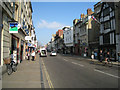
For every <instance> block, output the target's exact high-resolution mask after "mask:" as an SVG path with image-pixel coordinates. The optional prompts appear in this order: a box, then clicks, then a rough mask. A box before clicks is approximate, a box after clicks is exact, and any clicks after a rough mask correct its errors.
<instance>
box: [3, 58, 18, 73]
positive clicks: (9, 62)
mask: <svg viewBox="0 0 120 90" xmlns="http://www.w3.org/2000/svg"><path fill="white" fill-rule="evenodd" d="M4 62H5V64H6V67H7V74H8V75H11V74H12V72H13V71H14V72H15V71H16V70H17V64H16V63H15V62H14V61H13V60H11V58H5V59H4Z"/></svg>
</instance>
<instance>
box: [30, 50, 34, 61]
mask: <svg viewBox="0 0 120 90" xmlns="http://www.w3.org/2000/svg"><path fill="white" fill-rule="evenodd" d="M31 55H32V61H34V60H35V51H34V50H32V54H31Z"/></svg>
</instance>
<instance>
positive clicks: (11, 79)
mask: <svg viewBox="0 0 120 90" xmlns="http://www.w3.org/2000/svg"><path fill="white" fill-rule="evenodd" d="M40 77H41V75H40V63H39V56H38V55H36V60H35V61H32V60H30V61H28V60H23V61H22V62H21V63H20V64H18V66H17V71H16V72H13V73H12V74H11V75H8V74H7V73H5V74H3V75H2V88H3V89H4V88H41V78H40Z"/></svg>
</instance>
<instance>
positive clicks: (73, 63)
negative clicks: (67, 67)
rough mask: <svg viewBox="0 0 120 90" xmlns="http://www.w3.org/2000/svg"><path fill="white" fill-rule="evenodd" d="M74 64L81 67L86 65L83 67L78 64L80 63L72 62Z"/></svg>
mask: <svg viewBox="0 0 120 90" xmlns="http://www.w3.org/2000/svg"><path fill="white" fill-rule="evenodd" d="M72 63H73V64H75V65H79V66H81V67H84V65H82V64H78V63H75V62H72Z"/></svg>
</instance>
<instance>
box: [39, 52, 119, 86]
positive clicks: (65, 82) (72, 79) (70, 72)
mask: <svg viewBox="0 0 120 90" xmlns="http://www.w3.org/2000/svg"><path fill="white" fill-rule="evenodd" d="M40 60H41V63H42V69H43V77H44V78H43V79H44V86H45V88H118V87H119V86H118V79H119V78H120V77H119V76H118V69H117V68H112V67H107V66H102V65H96V64H90V63H89V61H87V60H86V59H84V58H78V57H70V56H66V55H60V54H58V55H57V56H49V53H48V56H47V57H40Z"/></svg>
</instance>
